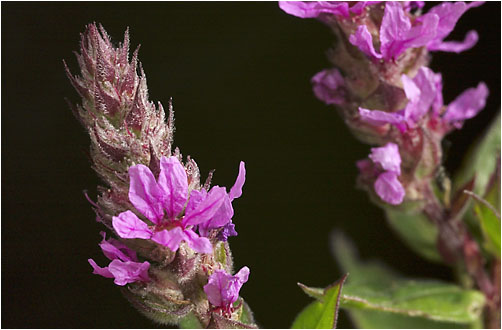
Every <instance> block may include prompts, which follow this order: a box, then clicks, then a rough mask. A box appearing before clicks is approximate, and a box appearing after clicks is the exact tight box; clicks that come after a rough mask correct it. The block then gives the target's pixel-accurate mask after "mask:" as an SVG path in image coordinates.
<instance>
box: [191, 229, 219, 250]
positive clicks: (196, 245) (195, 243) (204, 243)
mask: <svg viewBox="0 0 502 330" xmlns="http://www.w3.org/2000/svg"><path fill="white" fill-rule="evenodd" d="M185 234H186V242H187V243H188V246H189V247H190V248H191V249H192V250H194V251H195V252H199V253H207V254H212V253H213V245H212V244H211V242H210V241H209V239H208V238H206V237H199V235H197V234H196V233H195V232H194V231H193V230H191V229H187V230H185Z"/></svg>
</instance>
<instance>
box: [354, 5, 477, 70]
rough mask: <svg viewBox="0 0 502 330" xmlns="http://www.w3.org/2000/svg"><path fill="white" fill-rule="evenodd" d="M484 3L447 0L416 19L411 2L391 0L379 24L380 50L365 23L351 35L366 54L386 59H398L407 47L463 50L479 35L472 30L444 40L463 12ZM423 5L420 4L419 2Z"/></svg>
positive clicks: (471, 45) (451, 50)
mask: <svg viewBox="0 0 502 330" xmlns="http://www.w3.org/2000/svg"><path fill="white" fill-rule="evenodd" d="M481 4H482V3H470V4H469V5H466V4H465V3H464V2H457V3H450V2H445V3H443V4H441V5H438V6H436V7H434V8H432V9H431V10H430V11H429V12H428V13H427V14H425V15H422V16H420V17H419V18H417V19H416V20H415V21H414V22H413V23H412V22H411V20H410V17H409V15H408V13H407V11H408V10H409V9H410V8H411V5H410V3H409V2H408V3H404V7H403V4H402V3H400V2H394V1H389V2H387V3H386V4H385V13H384V16H383V19H382V24H381V26H380V52H379V53H377V52H376V50H375V48H374V46H373V38H372V36H371V33H370V32H369V30H368V28H367V27H366V25H360V26H359V27H358V28H357V30H356V32H355V33H354V34H352V35H351V36H350V38H349V41H350V43H352V44H353V45H354V46H357V47H358V48H359V49H360V50H361V51H362V52H364V53H365V54H366V55H368V56H370V57H373V58H377V59H381V58H383V59H384V60H386V61H389V60H391V59H396V58H397V57H398V56H399V55H401V54H402V53H403V52H404V51H406V50H407V49H408V48H417V47H423V46H426V47H427V49H429V50H431V51H436V50H441V51H448V52H457V53H459V52H462V51H464V50H467V49H469V48H471V47H473V46H474V45H475V44H476V42H477V40H478V35H477V33H476V32H475V31H470V32H469V33H468V34H467V36H466V38H465V40H464V41H462V42H455V41H451V42H448V41H447V42H445V41H443V40H444V39H445V38H446V37H447V36H448V35H449V34H450V32H451V31H452V30H453V28H454V27H455V24H456V23H457V21H458V19H459V18H460V16H462V14H463V13H465V12H466V11H467V10H468V9H470V8H472V7H477V6H479V5H481ZM418 5H419V6H420V4H418Z"/></svg>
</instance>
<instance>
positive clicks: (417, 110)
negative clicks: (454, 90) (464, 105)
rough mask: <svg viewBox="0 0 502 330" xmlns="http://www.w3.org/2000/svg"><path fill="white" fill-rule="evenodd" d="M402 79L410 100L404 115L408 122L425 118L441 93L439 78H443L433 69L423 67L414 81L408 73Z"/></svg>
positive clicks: (411, 122)
mask: <svg viewBox="0 0 502 330" xmlns="http://www.w3.org/2000/svg"><path fill="white" fill-rule="evenodd" d="M401 79H402V82H403V86H404V90H405V93H406V97H407V98H408V99H409V100H410V101H409V102H408V104H407V105H406V108H405V110H404V117H405V119H406V121H407V123H408V124H411V125H412V124H414V123H417V122H418V121H419V120H420V119H421V118H423V117H424V116H425V114H426V113H428V112H429V110H430V108H431V106H432V105H433V103H434V102H435V100H437V97H438V93H441V91H438V89H437V87H438V84H437V80H438V79H441V76H440V75H439V76H438V77H437V76H436V74H435V73H434V72H433V71H432V70H431V69H429V68H427V67H421V68H420V70H419V71H418V73H417V75H416V76H415V78H413V80H412V81H411V80H410V78H408V76H406V75H403V76H402V78H401ZM441 98H442V96H441Z"/></svg>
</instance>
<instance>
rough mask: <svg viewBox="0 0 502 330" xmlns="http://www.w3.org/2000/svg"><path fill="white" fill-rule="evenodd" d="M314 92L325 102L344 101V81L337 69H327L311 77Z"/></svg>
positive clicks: (340, 102)
mask: <svg viewBox="0 0 502 330" xmlns="http://www.w3.org/2000/svg"><path fill="white" fill-rule="evenodd" d="M311 81H312V85H313V90H314V94H315V95H316V96H317V98H318V99H319V100H321V101H323V102H324V103H326V104H328V105H329V104H337V105H340V104H343V103H345V101H346V99H345V94H346V91H345V82H344V80H343V77H342V74H341V73H340V71H338V70H337V69H327V70H323V71H321V72H318V73H317V74H316V75H315V76H314V77H312V80H311Z"/></svg>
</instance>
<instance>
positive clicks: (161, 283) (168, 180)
mask: <svg viewBox="0 0 502 330" xmlns="http://www.w3.org/2000/svg"><path fill="white" fill-rule="evenodd" d="M80 46H81V47H80V53H77V54H76V55H77V60H78V63H79V66H80V71H81V75H80V76H73V75H72V74H71V73H70V70H69V69H68V67H67V66H66V64H65V68H66V72H67V75H68V77H69V79H70V81H71V83H72V84H73V86H74V87H75V89H76V90H77V92H78V93H79V94H80V96H81V97H82V104H81V105H77V106H76V107H74V108H73V110H74V113H75V115H76V116H77V118H78V119H79V120H80V122H81V123H82V124H83V126H84V127H85V128H86V129H87V131H88V133H89V135H90V138H91V152H90V155H91V159H92V162H93V168H94V169H95V170H96V172H97V173H98V174H99V176H100V177H101V178H102V180H103V181H104V183H105V187H98V193H99V195H98V200H97V202H92V201H91V203H92V205H93V206H94V210H95V212H96V215H97V220H98V221H99V222H101V223H103V224H104V225H105V226H106V227H108V228H109V229H110V230H111V231H113V232H114V233H115V234H117V235H118V237H119V239H114V238H109V239H108V240H107V239H106V238H105V233H102V236H103V240H102V241H101V243H100V244H99V245H100V247H101V250H102V251H103V254H104V255H105V256H106V257H107V258H108V259H110V263H109V265H108V266H106V267H100V266H98V265H97V263H96V262H95V261H94V260H93V259H89V260H88V261H89V263H90V265H91V266H92V269H93V273H94V274H98V275H101V276H103V277H106V278H113V279H114V282H115V284H116V285H118V286H121V287H123V289H122V293H123V294H124V296H125V297H126V298H127V299H128V300H129V301H130V302H131V303H132V304H133V306H135V307H136V308H137V309H138V310H139V311H140V312H142V313H143V314H145V315H146V316H147V317H149V318H151V319H154V320H155V321H157V322H161V323H164V324H174V325H178V324H179V323H180V322H181V320H182V319H183V318H184V317H186V316H188V315H193V316H195V318H196V319H197V321H198V322H199V324H200V327H202V328H206V327H244V326H245V327H254V324H253V320H252V318H251V317H249V318H247V319H246V320H245V322H246V324H243V323H241V322H240V321H241V320H240V315H242V311H241V309H239V308H244V307H243V306H245V303H244V301H243V300H241V302H242V303H241V304H240V307H239V306H237V307H235V308H234V307H233V306H232V304H233V303H234V302H235V301H236V300H237V299H238V296H239V290H240V287H241V286H242V284H243V283H244V282H246V281H247V276H248V274H249V269H248V268H247V267H245V268H243V269H242V270H241V271H240V272H239V273H237V275H235V276H233V277H232V276H231V275H228V274H232V273H233V260H232V255H231V252H230V247H229V244H228V242H227V239H228V237H230V236H236V235H237V232H236V231H235V226H234V224H233V223H232V217H233V215H234V210H233V206H232V202H233V200H234V199H236V198H239V197H240V196H241V195H242V187H243V185H244V182H245V176H246V170H245V165H244V162H241V163H240V167H239V174H238V176H237V180H236V182H235V184H234V186H233V187H232V188H231V189H230V191H228V192H227V190H226V188H225V187H219V186H213V187H211V188H210V184H211V182H210V181H211V177H212V175H210V176H209V177H208V179H207V180H206V182H205V183H204V184H201V182H200V174H199V169H198V166H197V164H196V163H195V161H194V160H193V159H191V158H190V157H187V159H186V162H185V164H183V163H182V159H183V157H182V155H181V153H180V151H179V150H178V149H175V150H174V152H173V150H172V148H171V144H172V140H173V132H174V116H173V110H172V104H171V102H170V104H169V113H168V116H167V118H166V115H165V113H164V109H163V107H162V105H161V104H160V103H159V105H158V107H156V106H155V105H154V104H153V103H152V102H150V101H149V99H148V89H147V85H146V77H145V74H144V72H143V70H142V69H141V74H140V75H138V72H137V71H138V70H137V67H138V65H137V64H138V50H136V51H135V52H134V55H133V58H132V60H131V61H129V33H128V31H126V33H125V37H124V42H123V43H122V44H119V47H118V48H117V47H115V46H114V45H113V44H112V42H111V40H110V37H109V36H108V35H107V34H106V32H105V30H104V29H103V27H101V26H100V27H99V29H98V27H97V26H96V25H95V24H90V25H89V26H88V27H87V30H86V32H85V33H84V34H82V38H81V44H80ZM166 119H167V120H166ZM89 200H90V199H89ZM225 276H227V277H225ZM206 283H207V284H206ZM205 284H206V285H205ZM204 285H205V286H204ZM249 315H250V314H249Z"/></svg>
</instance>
